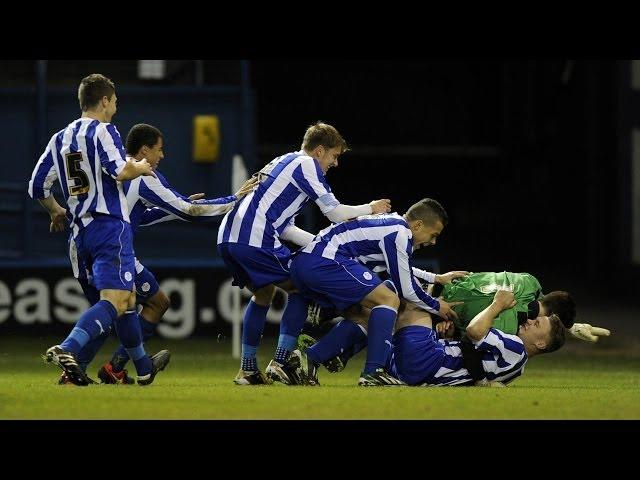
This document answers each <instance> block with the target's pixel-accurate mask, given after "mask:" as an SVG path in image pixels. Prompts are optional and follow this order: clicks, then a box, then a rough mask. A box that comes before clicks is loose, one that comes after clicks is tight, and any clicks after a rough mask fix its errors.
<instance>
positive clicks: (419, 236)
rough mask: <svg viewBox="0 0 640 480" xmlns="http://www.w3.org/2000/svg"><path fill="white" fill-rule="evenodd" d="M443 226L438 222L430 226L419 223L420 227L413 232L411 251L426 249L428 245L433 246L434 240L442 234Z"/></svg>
mask: <svg viewBox="0 0 640 480" xmlns="http://www.w3.org/2000/svg"><path fill="white" fill-rule="evenodd" d="M443 229H444V225H443V224H442V222H441V221H440V220H438V221H437V222H436V223H434V224H432V225H427V224H426V223H424V222H420V226H419V227H418V228H416V229H415V230H414V229H412V230H413V249H414V250H417V249H419V248H422V247H428V246H429V245H435V244H436V239H437V238H438V237H439V236H440V234H441V233H442V230H443Z"/></svg>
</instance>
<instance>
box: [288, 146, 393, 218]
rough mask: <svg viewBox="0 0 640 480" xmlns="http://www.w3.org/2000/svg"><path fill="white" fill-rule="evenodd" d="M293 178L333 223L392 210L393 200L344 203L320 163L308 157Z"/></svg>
mask: <svg viewBox="0 0 640 480" xmlns="http://www.w3.org/2000/svg"><path fill="white" fill-rule="evenodd" d="M292 176H293V179H294V180H295V182H296V183H297V185H298V187H299V188H300V190H302V191H303V192H304V193H306V194H307V195H308V196H309V197H310V198H312V199H313V200H314V201H315V202H316V204H317V205H318V207H320V210H321V211H322V213H323V214H324V215H325V216H326V217H327V218H328V219H329V220H330V221H331V222H333V223H338V222H344V221H346V220H349V219H351V218H355V217H359V216H361V215H371V214H374V213H388V212H390V211H391V200H389V199H386V198H385V199H382V200H374V201H373V202H370V203H365V204H363V205H343V204H341V203H340V202H339V201H338V199H336V197H335V195H334V194H333V193H331V187H329V184H328V183H327V180H326V179H325V176H324V173H323V172H322V170H321V169H320V167H319V166H318V164H317V163H316V162H315V161H314V160H313V159H312V158H311V157H306V158H305V159H304V160H302V162H300V167H299V168H296V169H295V170H294V171H293V175H292Z"/></svg>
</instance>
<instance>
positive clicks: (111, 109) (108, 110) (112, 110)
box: [104, 93, 118, 122]
mask: <svg viewBox="0 0 640 480" xmlns="http://www.w3.org/2000/svg"><path fill="white" fill-rule="evenodd" d="M117 102H118V97H117V96H116V94H115V93H114V94H113V95H111V100H109V102H108V103H107V105H106V107H105V111H104V116H105V118H106V121H107V122H111V119H112V118H113V116H114V115H115V114H116V111H117V110H118V107H117V105H116V103H117Z"/></svg>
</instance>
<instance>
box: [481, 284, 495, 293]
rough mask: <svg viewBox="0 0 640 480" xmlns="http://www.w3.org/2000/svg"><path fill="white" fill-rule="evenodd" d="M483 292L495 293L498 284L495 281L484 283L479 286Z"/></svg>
mask: <svg viewBox="0 0 640 480" xmlns="http://www.w3.org/2000/svg"><path fill="white" fill-rule="evenodd" d="M478 290H480V291H481V292H482V293H493V292H497V291H498V285H497V284H495V283H490V284H489V285H482V286H481V287H479V288H478Z"/></svg>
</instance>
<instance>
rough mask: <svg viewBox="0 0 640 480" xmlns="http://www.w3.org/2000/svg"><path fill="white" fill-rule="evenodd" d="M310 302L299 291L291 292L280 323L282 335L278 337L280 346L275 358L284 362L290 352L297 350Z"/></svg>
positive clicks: (279, 361)
mask: <svg viewBox="0 0 640 480" xmlns="http://www.w3.org/2000/svg"><path fill="white" fill-rule="evenodd" d="M308 308H309V302H308V301H307V300H306V299H305V298H304V297H303V296H302V295H300V294H299V293H290V294H289V299H288V300H287V307H286V308H285V309H284V312H283V313H282V322H281V323H280V337H279V338H278V348H277V349H276V354H275V356H274V357H273V359H274V360H275V361H276V362H278V363H281V364H284V363H285V362H286V361H287V359H288V358H289V354H290V353H291V352H292V351H293V350H295V348H296V345H297V344H298V335H300V332H302V327H303V326H304V322H305V320H306V319H307V309H308Z"/></svg>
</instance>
